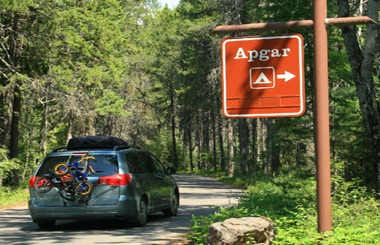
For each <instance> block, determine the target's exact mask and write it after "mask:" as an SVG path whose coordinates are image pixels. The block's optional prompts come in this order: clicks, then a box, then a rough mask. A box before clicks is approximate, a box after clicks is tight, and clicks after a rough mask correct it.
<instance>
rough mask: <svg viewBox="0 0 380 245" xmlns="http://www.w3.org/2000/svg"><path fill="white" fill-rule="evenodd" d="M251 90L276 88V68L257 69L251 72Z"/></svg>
mask: <svg viewBox="0 0 380 245" xmlns="http://www.w3.org/2000/svg"><path fill="white" fill-rule="evenodd" d="M250 86H251V89H267V88H274V86H275V75H274V67H255V68H251V70H250Z"/></svg>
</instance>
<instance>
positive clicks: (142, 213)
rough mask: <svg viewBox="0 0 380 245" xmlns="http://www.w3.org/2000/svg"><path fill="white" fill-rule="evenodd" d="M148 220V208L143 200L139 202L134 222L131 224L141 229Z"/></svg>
mask: <svg viewBox="0 0 380 245" xmlns="http://www.w3.org/2000/svg"><path fill="white" fill-rule="evenodd" d="M147 220H148V206H147V202H146V200H145V198H142V199H141V200H140V205H139V209H138V213H137V217H136V221H135V222H134V223H133V224H134V226H138V227H142V226H145V224H146V222H147Z"/></svg>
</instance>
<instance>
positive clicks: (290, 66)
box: [221, 34, 305, 118]
mask: <svg viewBox="0 0 380 245" xmlns="http://www.w3.org/2000/svg"><path fill="white" fill-rule="evenodd" d="M221 57H222V104H223V114H224V116H226V117H231V118H234V117H235V118H264V117H298V116H301V115H303V114H304V112H305V78H304V52H303V38H302V36H301V35H299V34H294V35H284V36H257V37H239V38H226V39H224V40H223V41H222V43H221Z"/></svg>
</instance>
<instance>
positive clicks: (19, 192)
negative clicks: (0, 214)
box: [0, 187, 29, 209]
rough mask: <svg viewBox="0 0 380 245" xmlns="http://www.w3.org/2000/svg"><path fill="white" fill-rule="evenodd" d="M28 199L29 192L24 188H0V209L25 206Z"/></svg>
mask: <svg viewBox="0 0 380 245" xmlns="http://www.w3.org/2000/svg"><path fill="white" fill-rule="evenodd" d="M28 198H29V191H28V189H26V188H20V189H11V188H8V187H1V188H0V209H5V208H11V207H15V206H21V205H26V202H27V200H28Z"/></svg>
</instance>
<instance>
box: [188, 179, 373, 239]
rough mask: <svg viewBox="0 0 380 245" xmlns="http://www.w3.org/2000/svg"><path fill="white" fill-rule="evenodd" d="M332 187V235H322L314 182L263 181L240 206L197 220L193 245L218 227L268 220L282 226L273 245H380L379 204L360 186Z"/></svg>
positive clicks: (342, 184) (340, 184)
mask: <svg viewBox="0 0 380 245" xmlns="http://www.w3.org/2000/svg"><path fill="white" fill-rule="evenodd" d="M332 186H333V187H334V189H333V192H332V194H333V198H332V199H333V203H332V219H333V230H332V231H329V232H325V233H319V232H318V231H317V226H318V224H317V223H318V220H317V211H316V202H317V201H316V183H315V180H314V178H309V179H302V180H301V179H298V178H295V177H280V178H268V179H265V180H258V181H256V184H254V185H250V186H248V189H247V192H246V195H245V196H243V197H241V199H240V201H239V205H238V206H236V207H230V208H221V209H220V210H219V212H217V213H215V214H213V215H211V216H208V217H205V216H199V217H193V226H192V232H191V233H190V234H189V235H188V238H189V239H190V240H191V241H192V243H193V244H203V243H204V240H205V238H206V236H207V233H208V230H209V227H210V226H211V224H212V223H214V222H219V221H223V220H225V219H227V218H231V217H235V218H238V217H247V216H266V217H267V218H270V219H272V220H273V221H275V222H276V224H277V226H276V229H277V236H276V238H275V240H274V243H273V244H294V245H296V244H302V245H303V244H313V245H314V244H326V245H327V244H328V245H331V244H380V229H379V227H380V203H379V201H378V200H376V199H375V198H374V197H373V195H371V194H369V193H367V192H366V190H365V189H364V188H362V187H360V186H359V185H358V184H357V183H355V182H345V181H343V180H342V179H339V178H337V179H334V180H333V184H332Z"/></svg>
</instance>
